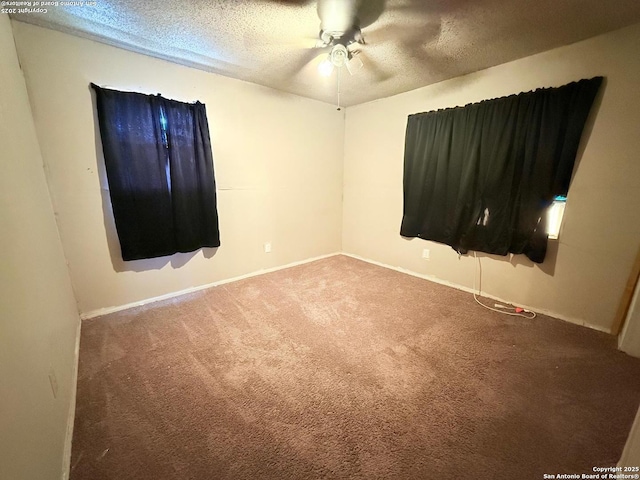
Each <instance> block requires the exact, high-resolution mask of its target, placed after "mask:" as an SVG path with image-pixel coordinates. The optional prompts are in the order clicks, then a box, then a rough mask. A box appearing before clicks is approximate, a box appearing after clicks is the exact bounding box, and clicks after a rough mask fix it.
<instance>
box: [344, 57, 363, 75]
mask: <svg viewBox="0 0 640 480" xmlns="http://www.w3.org/2000/svg"><path fill="white" fill-rule="evenodd" d="M363 66H364V64H363V63H362V60H360V58H358V56H357V55H355V54H351V56H350V57H349V61H348V62H347V70H349V73H350V74H351V75H355V74H356V73H358V72H359V71H360V69H361V68H362V67H363Z"/></svg>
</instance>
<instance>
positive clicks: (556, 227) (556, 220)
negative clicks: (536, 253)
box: [547, 195, 567, 240]
mask: <svg viewBox="0 0 640 480" xmlns="http://www.w3.org/2000/svg"><path fill="white" fill-rule="evenodd" d="M566 203H567V197H565V196H564V195H558V196H556V198H555V199H554V200H553V203H552V204H551V206H550V207H549V209H548V210H547V235H548V236H549V238H551V239H554V240H555V239H557V238H558V235H560V225H562V218H563V217H564V207H565V205H566Z"/></svg>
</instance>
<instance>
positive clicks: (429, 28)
mask: <svg viewBox="0 0 640 480" xmlns="http://www.w3.org/2000/svg"><path fill="white" fill-rule="evenodd" d="M441 29H442V26H441V25H440V22H439V21H438V22H434V21H431V22H427V23H420V24H413V25H411V24H397V23H388V24H386V25H382V26H379V27H374V28H367V29H366V31H364V32H362V35H363V37H364V39H365V41H366V42H367V43H368V44H370V45H372V44H373V45H379V44H382V43H386V42H396V43H401V44H410V45H415V44H421V45H423V44H426V43H431V42H433V41H437V40H438V39H439V38H440V32H441Z"/></svg>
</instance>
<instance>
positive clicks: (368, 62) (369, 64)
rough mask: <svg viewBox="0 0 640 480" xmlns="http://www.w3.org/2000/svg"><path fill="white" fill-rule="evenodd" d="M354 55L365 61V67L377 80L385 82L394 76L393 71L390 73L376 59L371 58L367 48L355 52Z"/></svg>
mask: <svg viewBox="0 0 640 480" xmlns="http://www.w3.org/2000/svg"><path fill="white" fill-rule="evenodd" d="M354 56H358V57H360V59H361V60H362V61H363V64H364V69H365V70H366V71H367V72H370V73H371V74H372V75H373V77H374V78H375V79H376V81H377V82H384V81H385V80H389V79H390V78H391V77H393V74H392V73H389V72H388V71H387V70H385V69H384V68H382V67H381V66H380V65H379V64H378V63H377V62H376V61H374V60H373V59H372V58H371V55H369V54H368V53H367V52H366V51H365V49H364V48H363V49H362V50H359V51H357V52H354Z"/></svg>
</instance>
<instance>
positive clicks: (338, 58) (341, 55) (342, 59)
mask: <svg viewBox="0 0 640 480" xmlns="http://www.w3.org/2000/svg"><path fill="white" fill-rule="evenodd" d="M329 58H330V59H331V63H332V64H333V65H334V66H336V67H343V66H344V65H345V64H346V63H347V61H349V50H347V47H345V46H344V45H342V44H341V43H338V44H336V45H334V46H333V48H332V49H331V53H329Z"/></svg>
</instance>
